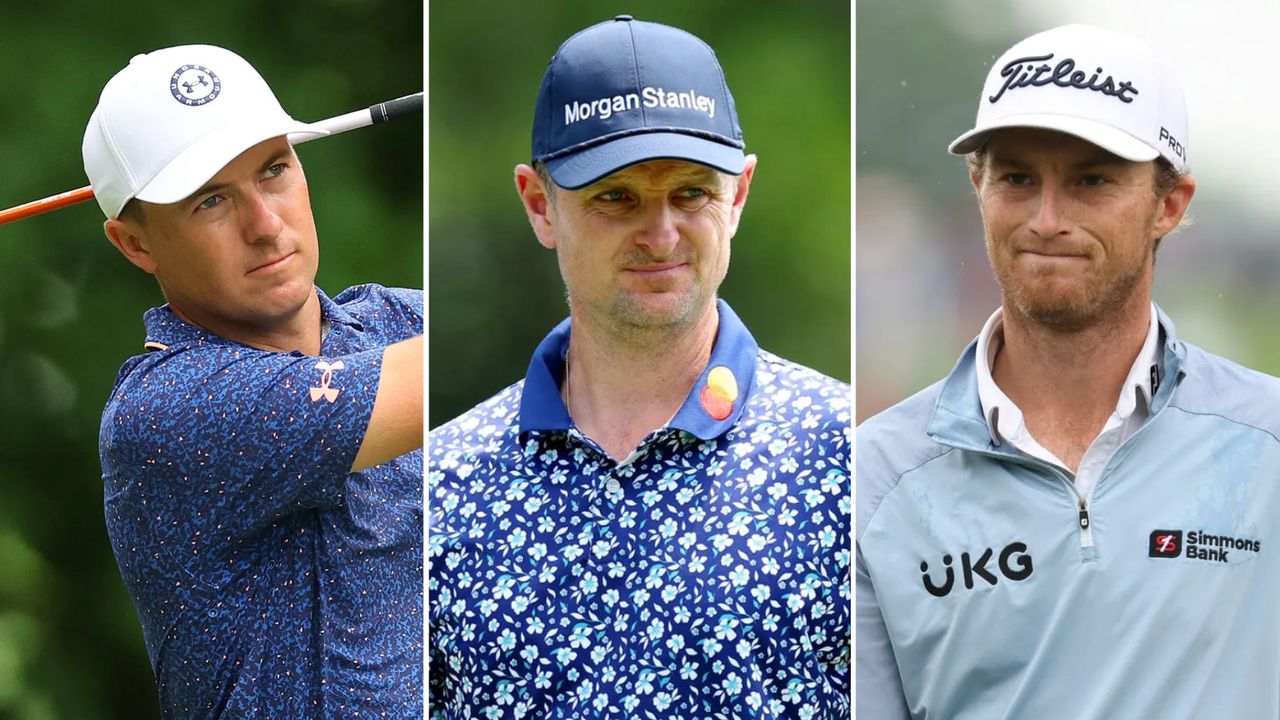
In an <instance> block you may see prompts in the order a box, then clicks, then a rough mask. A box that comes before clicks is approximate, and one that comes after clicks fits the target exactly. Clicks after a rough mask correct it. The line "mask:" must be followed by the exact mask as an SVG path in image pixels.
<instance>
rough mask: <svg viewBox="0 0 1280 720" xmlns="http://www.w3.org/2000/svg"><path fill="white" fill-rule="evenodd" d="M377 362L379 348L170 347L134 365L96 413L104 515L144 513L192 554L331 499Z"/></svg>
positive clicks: (369, 400) (356, 438) (362, 426)
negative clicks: (329, 353)
mask: <svg viewBox="0 0 1280 720" xmlns="http://www.w3.org/2000/svg"><path fill="white" fill-rule="evenodd" d="M381 366H382V348H380V347H379V348H373V349H369V350H365V351H362V352H357V353H353V354H349V355H345V356H341V357H328V358H321V357H312V356H306V355H302V354H301V353H288V354H286V353H272V352H266V351H260V350H254V349H251V348H243V347H237V348H234V349H233V348H207V347H206V348H204V349H200V348H199V347H192V348H186V349H176V348H175V349H173V350H169V351H165V352H164V354H163V355H162V356H161V357H158V358H155V359H154V360H153V361H151V362H148V363H143V364H142V365H139V366H138V367H137V368H135V369H134V371H133V372H132V373H131V377H129V378H128V379H127V381H126V382H124V383H122V384H121V385H120V386H119V387H118V388H117V390H116V392H115V393H114V394H113V396H112V399H111V401H110V403H109V404H108V408H107V413H106V416H105V417H104V418H103V429H102V437H101V444H102V456H103V471H104V480H105V481H106V493H107V498H106V499H107V510H108V518H107V520H108V522H109V523H110V522H112V520H113V519H118V520H120V521H122V522H132V523H140V522H142V521H143V520H145V522H146V527H147V529H148V531H150V532H154V533H156V534H158V535H159V537H158V538H157V539H158V540H161V541H164V540H167V539H169V538H167V537H166V535H173V534H176V535H180V536H181V537H176V536H175V537H174V538H172V539H173V540H176V541H178V542H177V543H175V544H174V545H170V547H183V546H184V545H185V546H189V547H192V548H193V551H194V552H198V551H199V549H200V547H201V546H202V545H204V544H205V543H214V544H216V543H217V542H219V541H221V542H225V541H227V540H235V539H237V538H242V537H244V536H246V535H248V534H251V533H253V532H255V531H257V530H259V529H261V528H262V527H264V526H265V525H267V524H269V523H270V522H272V521H273V520H274V519H276V518H279V517H281V516H283V515H286V514H288V513H292V512H296V511H300V510H306V509H310V508H316V507H325V506H333V505H335V504H337V503H338V502H339V501H340V499H341V493H342V489H343V484H344V481H345V479H346V477H347V474H348V471H349V469H350V467H351V464H352V462H353V461H354V459H355V455H356V453H357V451H358V450H359V448H360V444H361V442H362V441H363V439H364V433H365V431H366V429H367V427H368V422H369V417H370V414H371V413H372V410H373V400H374V397H375V396H376V394H377V388H378V380H379V374H380V372H381ZM113 511H114V512H115V513H118V514H119V515H120V517H118V518H113V517H112V513H113ZM126 515H128V516H129V517H125V516H126Z"/></svg>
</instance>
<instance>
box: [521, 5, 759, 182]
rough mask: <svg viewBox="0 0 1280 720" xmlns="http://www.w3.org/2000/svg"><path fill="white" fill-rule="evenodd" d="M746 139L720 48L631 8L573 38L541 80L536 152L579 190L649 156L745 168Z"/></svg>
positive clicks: (559, 178)
mask: <svg viewBox="0 0 1280 720" xmlns="http://www.w3.org/2000/svg"><path fill="white" fill-rule="evenodd" d="M743 147H745V143H744V142H743V140H742V128H741V127H739V125H738V111H737V109H736V108H735V107H734V104H733V95H731V94H730V93H729V86H728V85H727V84H726V83H725V81H724V72H723V71H722V70H721V69H720V63H719V62H718V61H717V60H716V54H715V52H714V51H713V50H712V49H711V48H710V46H708V45H707V44H706V43H704V42H702V41H701V40H699V39H698V38H696V37H694V36H693V35H690V34H689V33H687V32H685V31H683V30H679V29H677V28H673V27H669V26H667V25H659V24H658V23H651V22H643V21H640V20H635V19H633V18H632V17H631V16H630V15H619V16H618V17H616V18H614V19H613V20H609V21H607V22H602V23H600V24H598V25H592V26H591V27H589V28H587V29H585V30H582V31H581V32H578V33H577V34H575V35H574V36H573V37H571V38H569V39H568V40H566V41H564V44H563V45H561V46H560V49H559V50H557V51H556V54H555V55H554V56H553V57H552V58H551V62H550V63H548V64H547V72H546V74H545V75H543V77H542V86H541V87H540V88H538V104H537V108H536V110H535V112H534V117H533V160H534V162H541V163H543V164H545V165H546V167H547V171H548V172H550V174H551V179H552V180H554V181H555V183H556V185H559V186H560V187H563V188H567V189H569V190H575V189H577V188H581V187H585V186H587V185H590V184H591V183H593V182H596V181H597V180H599V179H601V178H603V177H605V176H607V175H611V174H613V173H615V172H618V171H619V170H622V169H624V168H627V167H630V166H632V165H635V164H638V163H642V162H647V161H649V160H663V159H670V160H687V161H689V162H695V163H698V164H700V165H707V166H710V167H713V168H715V169H717V170H720V171H722V172H726V173H729V174H730V175H738V174H741V173H742V171H743V169H744V168H745V167H746V158H745V157H744V155H743V153H742V148H743Z"/></svg>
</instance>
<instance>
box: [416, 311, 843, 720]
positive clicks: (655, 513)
mask: <svg viewBox="0 0 1280 720" xmlns="http://www.w3.org/2000/svg"><path fill="white" fill-rule="evenodd" d="M719 312H720V324H719V330H718V332H717V337H716V341H715V346H714V349H713V350H712V354H711V360H710V362H709V363H708V365H707V367H706V369H705V370H704V371H703V373H702V375H701V376H700V377H699V379H698V381H697V383H696V384H695V386H694V388H693V390H692V391H691V392H690V394H689V397H688V398H687V399H686V401H685V403H684V405H683V406H682V407H681V408H680V410H679V412H677V413H676V415H675V417H674V418H673V419H672V420H671V421H670V423H668V424H667V426H666V427H663V428H660V429H658V430H655V431H654V432H652V433H651V434H649V436H648V437H646V438H645V439H644V440H643V441H642V442H641V444H640V446H639V447H637V448H636V450H635V451H634V452H632V453H631V455H630V456H629V457H627V458H626V459H625V460H623V461H622V462H615V461H614V460H612V459H610V458H609V456H608V455H606V454H605V452H604V451H603V450H601V449H600V447H599V446H598V445H596V443H594V442H592V441H591V439H590V438H587V437H585V436H584V435H583V434H582V433H581V432H580V431H579V430H578V429H577V428H576V427H575V426H574V424H573V421H572V420H571V419H570V417H569V414H568V412H567V410H566V409H565V406H564V403H563V402H562V401H561V398H560V391H559V387H560V382H561V379H562V377H563V374H564V358H565V353H566V352H567V350H568V344H569V322H568V321H567V320H566V321H565V322H564V323H562V324H561V325H560V326H559V327H557V328H556V329H555V330H554V331H552V333H551V334H550V335H549V336H547V338H546V339H545V340H544V341H543V342H542V344H541V345H540V346H539V347H538V349H537V351H536V353H535V354H534V357H533V360H532V362H531V363H530V365H529V372H528V375H526V377H525V379H524V381H523V382H520V383H516V384H515V385H513V386H511V387H509V388H507V389H506V390H503V391H502V392H500V393H499V394H498V395H496V396H494V397H493V398H491V399H490V400H488V401H486V402H484V403H483V404H481V405H479V406H478V407H476V408H475V409H473V410H471V411H470V412H468V413H466V414H465V415H463V416H461V417H459V418H457V419H456V420H453V421H452V422H450V423H448V424H447V425H444V426H442V427H440V428H438V429H437V430H433V431H432V432H431V433H430V435H429V437H428V446H429V450H428V454H429V456H430V473H429V475H428V491H429V493H430V497H429V515H430V517H429V522H428V534H429V538H428V568H429V570H428V572H429V581H428V586H429V604H430V609H429V622H430V627H429V632H430V642H429V646H430V666H429V669H430V678H431V687H430V692H429V696H430V697H429V701H428V702H429V712H430V713H431V717H432V718H435V719H441V718H449V719H454V718H486V719H488V720H497V719H499V718H654V719H658V718H662V719H665V718H687V719H690V720H692V719H694V718H697V719H698V720H703V719H711V718H814V719H815V720H816V719H821V720H828V719H829V718H847V717H849V714H850V713H849V692H850V671H849V648H850V640H849V637H850V629H849V628H850V612H849V605H850V601H849V597H850V596H849V532H850V530H849V528H850V513H851V509H852V498H851V493H850V483H849V447H850V443H849V436H850V432H851V428H850V393H849V387H848V385H845V384H843V383H840V382H837V381H835V380H832V379H830V378H827V377H824V376H822V375H819V374H818V373H816V372H814V371H812V370H809V369H807V368H804V367H801V366H798V365H795V364H793V363H790V362H787V361H785V360H782V359H781V358H778V357H776V356H774V355H772V354H770V353H767V352H764V351H762V350H760V349H759V348H758V347H757V345H756V343H755V340H754V339H752V337H751V334H750V333H749V332H747V329H746V328H745V327H744V326H743V325H742V323H741V321H740V320H739V319H738V318H737V316H736V315H734V313H733V311H732V310H730V309H729V306H728V305H727V304H725V303H724V302H720V303H719Z"/></svg>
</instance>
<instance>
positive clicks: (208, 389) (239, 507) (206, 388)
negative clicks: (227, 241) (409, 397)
mask: <svg viewBox="0 0 1280 720" xmlns="http://www.w3.org/2000/svg"><path fill="white" fill-rule="evenodd" d="M316 292H317V293H319V298H320V304H321V311H322V313H323V318H324V322H325V324H326V327H327V331H326V334H325V336H324V339H323V342H322V346H321V353H320V356H319V357H313V356H309V355H304V354H302V353H300V352H293V353H279V352H268V351H265V350H258V349H255V348H251V347H248V346H246V345H241V344H239V343H236V342H233V341H231V340H226V339H223V338H220V337H218V336H216V335H213V334H211V333H209V332H207V331H205V330H203V329H201V328H199V327H196V326H194V325H191V324H188V323H186V322H185V321H183V320H182V319H180V318H179V317H178V316H177V315H175V314H174V313H173V312H172V311H171V310H170V309H169V308H168V306H164V307H160V308H155V309H153V310H151V311H149V312H147V314H146V316H145V320H146V326H147V343H146V345H147V347H148V349H150V350H151V352H149V353H147V354H145V355H140V356H137V357H134V358H131V359H130V360H129V361H127V362H126V363H125V365H124V367H123V368H122V369H121V371H120V375H119V377H118V378H117V380H116V385H115V388H114V389H113V390H112V392H111V398H110V400H109V401H108V402H107V406H106V410H105V411H104V412H103V416H102V429H101V435H100V452H101V459H102V476H103V482H104V485H105V501H106V524H107V534H108V535H109V536H110V538H111V545H112V548H113V549H114V550H115V555H116V561H117V563H118V564H119V566H120V573H121V575H122V576H123V577H124V581H125V585H127V586H128V588H129V592H130V594H132V596H133V601H134V604H135V606H136V607H137V610H138V617H139V619H140V620H141V621H142V633H143V638H144V639H145V641H146V645H147V652H148V653H149V655H150V657H151V664H152V668H153V670H154V671H155V676H156V685H157V689H158V692H159V697H160V706H161V713H162V715H163V716H164V717H165V718H228V719H229V718H236V719H237V720H241V719H243V718H271V719H273V720H274V719H276V718H408V717H420V716H421V715H422V695H423V693H422V451H421V450H418V451H414V452H412V453H408V454H406V455H402V456H400V457H399V458H396V459H394V460H391V461H389V462H386V463H383V464H382V465H379V466H377V467H374V468H369V469H367V470H364V471H361V472H358V473H348V470H349V469H350V467H351V463H352V462H353V461H354V459H355V455H356V452H357V450H358V449H359V447H360V443H361V441H362V440H363V438H364V432H365V428H366V427H367V426H368V422H369V415H370V412H371V411H372V408H373V400H374V396H375V394H376V392H377V388H378V381H379V373H380V372H381V368H382V349H383V347H385V346H386V345H389V344H391V343H394V342H398V341H400V340H405V339H408V338H410V337H413V336H416V335H421V334H422V292H421V291H416V290H399V289H388V288H383V287H380V286H377V285H361V286H357V287H353V288H350V289H349V290H347V291H345V292H343V293H342V294H340V295H338V296H337V297H336V298H334V299H333V300H330V299H329V298H328V297H327V296H326V295H325V294H324V293H323V292H320V291H319V289H317V291H316Z"/></svg>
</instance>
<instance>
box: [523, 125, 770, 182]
mask: <svg viewBox="0 0 1280 720" xmlns="http://www.w3.org/2000/svg"><path fill="white" fill-rule="evenodd" d="M650 160H687V161H689V162H692V163H697V164H699V165H706V166H708V167H712V168H715V169H716V170H719V171H721V172H726V173H729V174H730V175H741V174H742V171H743V170H744V169H745V168H746V164H747V161H746V156H745V155H744V154H743V152H742V148H736V147H733V146H731V145H725V144H724V143H719V142H716V141H714V140H707V139H704V138H700V137H695V136H693V135H685V134H684V133H674V132H654V133H642V134H638V135H629V136H627V137H622V138H618V139H617V140H612V141H610V142H607V143H604V144H603V145H597V146H595V147H591V148H587V149H586V150H583V151H582V152H579V153H574V154H573V155H568V156H566V157H561V158H556V159H554V160H548V161H547V162H546V165H547V172H549V173H550V174H551V179H552V180H554V181H555V183H556V185H558V186H560V187H562V188H565V189H566V190H577V189H578V188H582V187H586V186H587V185H590V184H591V183H593V182H596V181H597V180H600V179H601V178H604V177H607V176H609V175H612V174H613V173H616V172H618V171H619V170H623V169H625V168H628V167H631V166H632V165H638V164H639V163H642V162H649V161H650Z"/></svg>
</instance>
